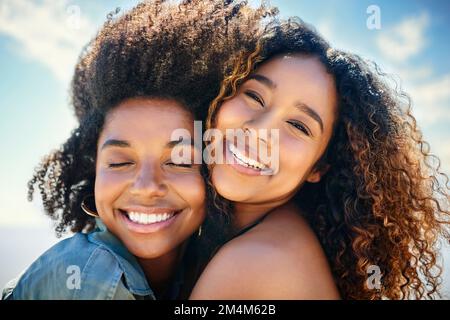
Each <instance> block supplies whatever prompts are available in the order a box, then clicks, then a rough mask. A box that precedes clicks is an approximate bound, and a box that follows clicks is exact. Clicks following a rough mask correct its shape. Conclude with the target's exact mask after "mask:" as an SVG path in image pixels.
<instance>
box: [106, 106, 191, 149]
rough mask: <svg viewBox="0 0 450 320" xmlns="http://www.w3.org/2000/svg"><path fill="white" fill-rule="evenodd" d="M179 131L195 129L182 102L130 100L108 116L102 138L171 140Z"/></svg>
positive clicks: (189, 114)
mask: <svg viewBox="0 0 450 320" xmlns="http://www.w3.org/2000/svg"><path fill="white" fill-rule="evenodd" d="M176 129H186V130H188V131H189V132H193V130H194V123H193V116H192V114H191V113H190V112H189V111H188V110H186V108H185V107H183V106H182V105H181V104H180V103H178V102H176V101H174V100H168V99H154V98H139V99H129V100H126V101H124V102H122V103H120V104H119V105H118V106H117V107H115V108H114V109H112V110H111V111H110V112H109V113H108V114H107V116H106V119H105V125H104V128H103V131H102V134H101V139H102V138H104V139H106V138H120V139H124V140H130V141H132V140H147V141H148V139H151V140H152V141H154V142H155V141H157V140H163V141H169V140H170V137H171V134H172V132H173V131H174V130H176Z"/></svg>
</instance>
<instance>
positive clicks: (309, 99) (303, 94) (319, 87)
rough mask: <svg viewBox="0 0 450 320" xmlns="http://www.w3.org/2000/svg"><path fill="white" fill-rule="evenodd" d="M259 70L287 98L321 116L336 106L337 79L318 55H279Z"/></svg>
mask: <svg viewBox="0 0 450 320" xmlns="http://www.w3.org/2000/svg"><path fill="white" fill-rule="evenodd" d="M256 73H258V74H261V75H264V76H265V77H267V78H269V79H270V80H272V81H273V82H274V83H275V85H276V88H275V89H274V90H275V91H276V92H277V93H280V96H282V97H284V99H286V100H292V101H294V100H295V101H301V102H303V103H305V104H307V105H309V106H311V107H312V108H314V109H315V110H316V111H317V112H318V113H319V114H320V115H321V116H324V117H326V116H325V114H326V113H329V112H330V111H334V110H335V109H336V105H337V92H336V87H335V82H334V78H333V76H332V75H331V74H329V73H328V72H327V70H326V68H325V66H324V65H323V64H322V63H321V62H320V60H319V59H318V58H317V57H314V56H308V55H301V54H295V55H280V56H277V57H274V58H272V59H270V60H269V61H267V62H265V63H264V64H262V65H261V67H260V68H258V70H257V71H256Z"/></svg>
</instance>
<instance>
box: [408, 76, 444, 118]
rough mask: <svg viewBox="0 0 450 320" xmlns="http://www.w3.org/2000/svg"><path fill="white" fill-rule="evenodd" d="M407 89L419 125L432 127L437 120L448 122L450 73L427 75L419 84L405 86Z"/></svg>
mask: <svg viewBox="0 0 450 320" xmlns="http://www.w3.org/2000/svg"><path fill="white" fill-rule="evenodd" d="M407 80H408V79H407ZM407 89H408V92H409V93H410V96H411V98H412V100H413V104H414V113H415V115H416V116H417V118H418V119H419V120H420V124H421V125H424V126H427V127H432V125H433V124H435V123H438V122H442V121H445V122H450V73H448V74H445V75H443V76H441V77H429V78H428V79H427V80H426V81H422V82H421V83H419V84H411V85H410V86H407Z"/></svg>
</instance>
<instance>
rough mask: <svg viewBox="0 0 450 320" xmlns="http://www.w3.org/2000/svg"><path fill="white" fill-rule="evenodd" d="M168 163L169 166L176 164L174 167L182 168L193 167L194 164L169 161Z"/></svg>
mask: <svg viewBox="0 0 450 320" xmlns="http://www.w3.org/2000/svg"><path fill="white" fill-rule="evenodd" d="M167 165H168V166H174V167H181V168H192V164H189V163H173V162H168V163H167Z"/></svg>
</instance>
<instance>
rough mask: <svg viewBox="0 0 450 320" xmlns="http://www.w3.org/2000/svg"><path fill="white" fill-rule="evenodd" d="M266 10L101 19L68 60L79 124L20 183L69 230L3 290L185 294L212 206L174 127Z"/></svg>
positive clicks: (190, 8) (187, 124)
mask: <svg viewBox="0 0 450 320" xmlns="http://www.w3.org/2000/svg"><path fill="white" fill-rule="evenodd" d="M268 15H271V12H270V10H268V9H265V8H264V7H263V6H261V7H259V8H257V9H253V8H250V7H249V6H248V5H247V4H246V2H244V1H239V0H238V1H232V0H230V1H218V0H217V1H182V2H179V3H173V2H166V1H151V2H144V3H141V4H139V5H138V6H136V7H135V8H133V9H132V10H130V11H129V12H126V13H125V14H123V15H121V16H118V17H112V16H111V17H110V18H109V19H108V21H107V22H106V23H105V24H104V25H103V27H102V28H101V30H100V31H99V32H98V34H97V35H96V37H95V38H94V39H93V40H92V41H91V42H90V43H89V44H88V46H86V48H85V49H84V51H83V52H82V54H81V56H80V60H79V62H78V64H77V65H76V68H75V74H74V77H73V81H72V102H73V106H74V108H75V114H76V116H77V119H78V121H79V124H78V127H77V128H76V129H75V130H74V131H73V132H72V134H71V136H70V137H69V138H68V139H67V141H66V142H65V143H64V144H63V145H62V146H61V147H60V148H59V149H58V150H56V151H53V152H51V153H50V154H49V155H48V156H47V157H45V158H44V160H43V161H42V163H41V164H40V165H39V166H38V167H37V169H36V172H35V174H34V176H33V178H32V179H31V180H30V182H29V185H28V186H29V198H30V200H31V199H32V197H33V193H34V191H35V188H36V187H37V189H38V191H39V193H40V196H41V198H42V202H43V206H44V209H45V212H46V214H47V215H48V216H49V217H50V218H52V219H53V220H54V221H56V232H57V234H58V235H61V234H62V233H63V232H65V231H66V230H67V229H70V231H72V232H74V233H75V235H73V236H72V237H70V238H68V239H65V240H63V241H61V242H59V243H58V244H56V245H55V246H53V247H52V248H50V249H49V250H48V251H46V252H45V253H44V254H43V255H42V256H40V257H39V258H38V259H37V260H36V261H35V262H34V263H33V264H32V265H31V266H30V267H29V268H28V269H27V270H26V271H25V272H24V273H22V275H21V276H19V277H18V278H17V279H16V280H13V281H12V282H10V283H9V284H8V285H7V287H6V288H5V290H4V292H3V298H4V299H156V298H162V299H172V298H182V297H187V296H188V294H189V291H190V287H191V286H192V284H193V282H194V280H195V275H196V270H197V269H196V268H197V266H198V265H199V261H200V259H201V257H199V256H198V255H197V253H198V250H196V248H200V247H201V248H206V246H201V245H200V244H199V238H198V234H200V233H201V232H200V231H201V228H200V226H201V224H202V221H203V219H204V217H205V212H206V211H209V212H212V211H214V210H216V209H214V208H213V206H212V205H209V201H208V199H209V198H208V197H207V196H206V194H208V193H209V191H208V189H207V188H206V187H205V182H204V176H205V173H204V172H205V171H204V168H203V167H202V166H201V165H195V164H192V165H191V164H186V163H184V162H178V163H177V162H174V161H172V157H171V151H172V150H173V147H174V145H175V144H177V140H175V141H173V140H172V137H171V134H172V132H173V131H174V130H176V129H180V128H181V129H184V130H186V131H188V132H189V133H191V134H192V133H193V130H194V129H193V128H194V120H196V119H197V120H198V119H205V118H206V114H207V110H208V105H209V103H210V101H212V100H213V98H214V97H215V96H216V95H217V93H218V92H219V86H220V81H221V79H222V78H223V74H224V73H225V72H226V71H227V70H229V69H230V68H231V67H232V64H231V62H232V61H233V58H234V57H235V56H236V55H237V54H238V53H239V52H241V51H242V50H244V51H251V50H254V49H255V45H256V39H257V37H256V36H255V35H256V34H257V31H258V30H259V25H260V22H261V21H262V20H263V18H264V17H266V16H268ZM190 147H191V146H190ZM191 149H192V152H194V149H195V146H194V147H191ZM188 157H190V155H188ZM205 198H206V200H205ZM208 230H210V228H208ZM205 233H206V235H207V234H208V232H206V231H205ZM206 235H204V236H203V237H201V238H202V239H207V238H206ZM205 244H206V245H208V242H207V241H206V240H205ZM204 255H206V254H204ZM188 280H189V281H188Z"/></svg>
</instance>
